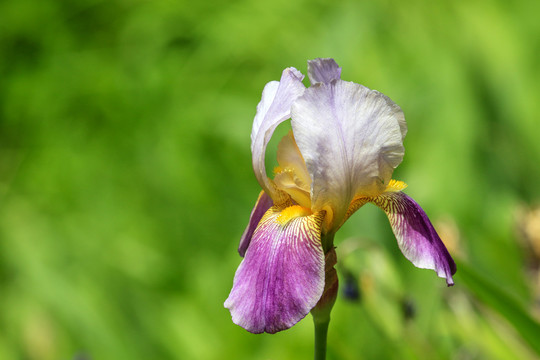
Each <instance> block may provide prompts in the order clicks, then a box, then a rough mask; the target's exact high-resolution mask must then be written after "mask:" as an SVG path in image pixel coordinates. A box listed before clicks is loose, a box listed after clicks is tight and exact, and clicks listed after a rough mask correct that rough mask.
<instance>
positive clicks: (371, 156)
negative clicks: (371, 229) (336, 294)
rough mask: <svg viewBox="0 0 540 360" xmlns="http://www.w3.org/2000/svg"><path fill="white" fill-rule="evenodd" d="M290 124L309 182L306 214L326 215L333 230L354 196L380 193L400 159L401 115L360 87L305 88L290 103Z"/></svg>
mask: <svg viewBox="0 0 540 360" xmlns="http://www.w3.org/2000/svg"><path fill="white" fill-rule="evenodd" d="M291 124H292V128H293V133H294V138H295V140H296V144H297V145H298V148H299V149H300V152H301V153H302V156H303V158H304V160H305V162H306V166H307V169H308V172H309V174H310V177H311V179H312V183H311V201H312V210H313V211H319V210H327V212H328V214H327V217H328V219H327V220H331V219H332V224H333V225H334V226H339V225H340V224H341V222H342V220H343V219H344V217H345V215H346V212H347V209H348V208H349V205H350V203H351V201H352V200H353V199H354V198H355V197H371V196H373V197H374V196H377V195H379V194H381V193H382V192H384V190H385V188H386V186H387V185H388V183H389V181H390V178H391V176H392V172H393V170H394V168H395V167H396V166H398V165H399V163H401V160H402V159H403V153H404V148H403V137H404V136H405V132H406V124H405V118H404V116H403V112H402V111H401V109H400V108H399V106H397V105H396V104H395V103H393V102H392V100H390V99H389V98H388V97H386V96H385V95H383V94H381V93H379V92H378V91H373V90H370V89H368V88H366V87H365V86H362V85H358V84H355V83H352V82H346V81H343V80H333V81H332V82H331V83H317V84H315V85H313V86H311V87H310V88H309V89H307V90H306V91H305V92H304V95H302V96H301V97H299V98H298V99H297V100H296V101H295V102H294V103H293V106H292V120H291Z"/></svg>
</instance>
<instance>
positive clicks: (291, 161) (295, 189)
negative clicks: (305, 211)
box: [274, 132, 311, 208]
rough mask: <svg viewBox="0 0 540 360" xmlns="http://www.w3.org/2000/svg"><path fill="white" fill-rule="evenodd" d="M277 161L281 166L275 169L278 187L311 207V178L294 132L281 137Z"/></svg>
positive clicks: (275, 180)
mask: <svg viewBox="0 0 540 360" xmlns="http://www.w3.org/2000/svg"><path fill="white" fill-rule="evenodd" d="M277 161H278V164H279V167H277V168H276V169H275V170H274V172H275V177H274V183H275V184H276V186H277V187H278V189H280V190H283V191H285V192H286V193H287V194H289V195H290V196H291V197H292V198H293V200H294V201H296V202H297V203H298V204H299V205H302V206H304V207H307V208H311V198H310V190H311V178H310V177H309V173H308V171H307V168H306V163H305V162H304V159H303V158H302V154H300V150H299V149H298V146H296V142H295V141H294V136H293V133H292V132H289V133H288V134H287V135H285V136H284V137H283V139H281V141H280V143H279V145H278V151H277Z"/></svg>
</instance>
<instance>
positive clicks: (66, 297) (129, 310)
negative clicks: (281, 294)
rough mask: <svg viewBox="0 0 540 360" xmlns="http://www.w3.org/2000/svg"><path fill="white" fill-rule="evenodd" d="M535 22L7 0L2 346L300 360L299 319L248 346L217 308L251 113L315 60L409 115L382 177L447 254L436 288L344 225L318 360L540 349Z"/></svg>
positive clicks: (267, 6) (303, 347) (1, 33)
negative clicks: (390, 172) (289, 72)
mask: <svg viewBox="0 0 540 360" xmlns="http://www.w3.org/2000/svg"><path fill="white" fill-rule="evenodd" d="M539 13H540V3H539V2H538V1H535V0H531V1H516V2H503V1H453V2H439V1H429V0H413V1H407V2H403V1H397V0H387V1H380V2H378V1H365V2H356V1H348V0H344V1H335V2H330V1H324V0H319V1H290V0H277V1H273V2H263V1H260V0H237V1H207V2H205V1H201V2H196V1H137V0H135V1H128V0H111V1H100V0H78V1H71V0H70V1H68V0H57V1H40V0H17V1H3V2H0V76H1V77H0V197H1V199H0V209H1V210H0V214H1V215H0V359H29V360H34V359H44V360H48V359H79V360H81V359H130V360H136V359H300V358H302V359H309V358H311V357H312V343H313V339H312V331H313V326H312V322H311V319H310V318H306V319H304V320H303V321H301V322H300V323H299V324H298V325H297V326H295V327H293V328H292V329H290V330H288V331H285V332H282V333H279V334H277V335H252V334H250V333H248V332H246V331H245V330H243V329H242V328H240V327H238V326H236V325H234V324H233V323H232V322H231V320H230V315H229V312H228V310H227V309H224V308H223V301H224V300H225V299H226V297H227V295H228V292H229V291H230V288H231V286H232V279H233V276H234V272H235V270H236V267H237V265H238V264H239V262H240V260H241V259H240V257H239V256H238V254H237V252H236V247H237V244H238V239H239V237H240V235H241V233H242V231H243V229H244V226H245V225H246V223H247V220H248V217H249V213H250V211H251V208H252V205H253V203H254V201H255V199H256V196H257V194H258V192H259V185H258V184H257V182H256V180H255V177H254V175H253V173H252V169H251V154H250V139H249V134H250V132H251V123H252V120H253V116H254V114H255V106H256V105H257V103H258V101H259V100H260V95H261V91H262V88H263V86H264V84H265V83H266V82H268V81H270V80H277V79H279V77H280V75H281V71H282V70H283V69H284V68H285V67H288V66H294V67H296V68H298V69H299V70H301V71H302V72H303V73H306V60H308V59H312V58H315V57H333V58H335V59H336V61H337V62H338V63H339V64H340V65H341V66H342V67H343V73H342V75H343V78H344V79H346V80H350V81H355V82H358V83H361V84H364V85H366V86H368V87H370V88H373V89H377V90H379V91H381V92H383V93H385V94H387V95H388V96H390V97H391V98H392V99H393V100H394V101H395V102H396V103H398V104H399V105H400V106H401V107H402V108H403V110H404V112H405V116H406V118H407V121H408V126H409V134H408V135H407V138H406V139H405V148H406V155H405V160H404V161H403V163H402V165H401V166H400V167H399V168H398V169H397V170H396V172H395V173H394V177H395V178H396V179H399V180H403V181H405V182H406V183H408V184H409V188H408V189H407V190H406V191H407V193H408V194H409V195H411V196H412V197H413V198H415V199H416V200H417V201H418V202H419V203H420V204H421V205H422V206H423V208H424V209H425V210H426V212H427V213H428V214H429V216H430V218H431V219H432V221H433V222H434V224H435V226H436V228H437V229H438V231H439V232H440V234H441V237H442V238H443V240H444V241H445V242H446V244H447V245H448V247H449V249H450V251H451V253H452V254H453V255H454V257H455V258H456V260H457V262H458V273H457V274H456V276H455V281H456V285H455V286H454V287H453V288H447V287H446V286H445V283H444V280H442V279H439V278H437V277H436V276H435V274H434V273H433V272H432V271H427V270H418V269H415V268H414V267H413V266H412V265H411V264H410V263H409V262H408V261H407V260H405V259H404V258H403V256H402V255H401V254H400V252H399V249H398V248H397V246H396V243H395V239H394V237H393V235H392V233H391V230H390V226H389V225H388V221H387V219H386V217H385V215H384V213H382V212H381V211H380V210H378V209H377V208H375V207H372V206H365V207H364V208H362V209H361V210H360V211H358V212H357V213H356V214H355V215H354V216H353V217H352V218H351V220H350V221H349V222H348V223H347V224H346V225H345V226H344V228H343V229H342V230H341V231H340V232H339V233H338V235H337V245H338V256H339V275H340V281H341V285H342V286H341V288H342V289H345V288H346V289H349V293H351V291H352V292H354V291H353V290H354V289H355V288H356V287H357V288H358V290H359V293H360V298H359V299H354V298H353V297H351V296H349V297H345V296H340V298H339V299H338V301H337V303H336V306H335V308H334V312H333V320H332V322H331V325H330V333H329V349H328V352H329V358H330V359H377V358H391V359H437V358H441V359H534V358H539V357H540V325H539V319H540V300H539V299H540V275H539V258H540V210H538V206H539V204H540V187H539V186H538V181H539V180H540V141H538V137H539V135H540V129H539V125H538V114H539V112H540V108H539V104H540V86H539V83H540V69H539V58H540V22H539V21H538V14H539ZM286 131H287V130H286V128H283V127H282V128H281V129H279V133H280V134H283V133H285V132H286ZM276 141H277V140H276ZM276 141H274V142H273V143H272V144H275V142H276ZM272 151H274V152H272ZM273 154H275V150H271V151H270V155H269V159H273ZM535 249H536V250H535Z"/></svg>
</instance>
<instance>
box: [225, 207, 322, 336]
mask: <svg viewBox="0 0 540 360" xmlns="http://www.w3.org/2000/svg"><path fill="white" fill-rule="evenodd" d="M295 206H297V205H295ZM297 207H298V208H300V206H297ZM281 209H282V208H279V207H276V206H274V207H272V208H270V210H268V212H267V213H266V214H265V215H264V217H263V219H262V220H261V222H260V223H259V226H258V227H257V229H256V230H255V232H254V233H253V238H252V240H251V244H250V245H249V248H248V249H247V251H246V254H245V257H244V259H243V260H242V263H241V264H240V266H239V267H238V269H237V271H236V274H235V276H234V284H233V288H232V290H231V293H230V294H229V297H228V298H227V300H226V301H225V304H224V305H225V307H226V308H228V309H229V310H230V311H231V315H232V320H233V322H234V323H235V324H237V325H240V326H242V327H243V328H244V329H246V330H248V331H249V332H252V333H255V334H258V333H262V332H267V333H276V332H278V331H281V330H285V329H288V328H290V327H291V326H293V325H294V324H296V323H297V322H298V321H300V320H301V319H302V318H304V317H305V316H306V315H307V314H308V313H309V311H310V310H311V309H312V308H313V307H314V306H315V305H316V304H317V301H319V299H320V298H321V295H322V293H323V290H324V253H323V249H322V245H321V239H320V237H321V224H322V221H323V218H324V212H320V213H316V214H313V215H309V216H299V217H296V218H294V217H293V218H292V219H289V220H287V221H286V222H285V223H284V224H283V222H284V221H283V218H282V217H280V216H281V214H282V212H281V211H280V210H281ZM287 209H289V208H287ZM285 210H286V209H284V213H285V212H286V211H285ZM306 210H307V209H306ZM308 211H309V210H308ZM290 213H291V212H290V211H288V212H287V217H288V216H289V215H290Z"/></svg>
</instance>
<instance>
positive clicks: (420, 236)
mask: <svg viewBox="0 0 540 360" xmlns="http://www.w3.org/2000/svg"><path fill="white" fill-rule="evenodd" d="M372 201H373V203H375V204H376V205H377V206H379V207H380V208H381V209H383V210H384V212H385V213H386V215H387V216H388V219H389V220H390V225H391V226H392V230H393V232H394V235H395V236H396V239H397V241H398V245H399V248H400V249H401V252H402V253H403V255H405V257H406V258H407V259H408V260H409V261H411V262H412V263H413V264H414V266H416V267H419V268H422V269H432V270H435V271H436V272H437V275H438V276H439V277H441V278H446V284H447V285H448V286H452V285H454V280H453V279H452V275H454V274H455V273H456V264H455V263H454V260H453V259H452V257H451V256H450V254H449V253H448V250H446V247H445V246H444V244H443V242H442V241H441V239H440V237H439V235H438V234H437V232H436V231H435V229H434V228H433V225H432V224H431V222H430V221H429V218H428V217H427V215H426V213H425V212H424V210H422V208H421V207H420V206H419V205H418V204H417V203H416V202H415V201H414V200H413V199H412V198H410V197H409V196H408V195H406V194H405V193H402V192H400V191H399V192H386V193H383V194H382V195H380V196H378V197H376V198H374V199H373V200H372Z"/></svg>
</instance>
